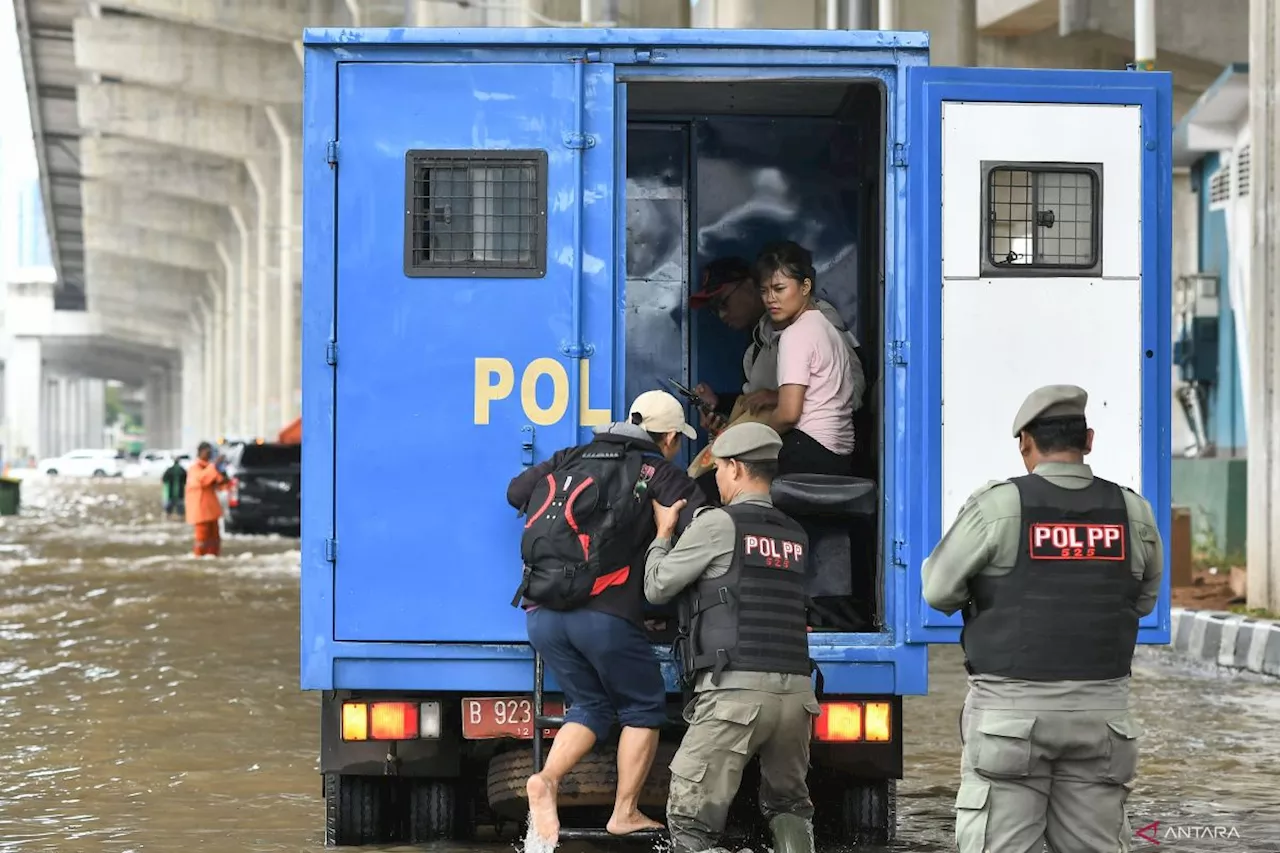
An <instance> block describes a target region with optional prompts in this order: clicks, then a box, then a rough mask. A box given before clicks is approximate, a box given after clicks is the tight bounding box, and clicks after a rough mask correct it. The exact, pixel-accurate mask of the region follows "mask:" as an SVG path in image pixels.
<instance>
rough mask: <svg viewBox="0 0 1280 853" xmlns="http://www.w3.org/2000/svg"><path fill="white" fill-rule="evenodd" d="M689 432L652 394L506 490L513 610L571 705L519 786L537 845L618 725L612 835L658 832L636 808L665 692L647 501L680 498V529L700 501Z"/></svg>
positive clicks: (549, 835) (660, 394)
mask: <svg viewBox="0 0 1280 853" xmlns="http://www.w3.org/2000/svg"><path fill="white" fill-rule="evenodd" d="M696 436H697V433H696V432H695V431H694V429H693V427H691V426H690V425H689V424H688V423H686V422H685V413H684V408H683V407H682V406H681V405H680V403H679V401H678V400H676V398H675V397H672V396H671V395H670V394H667V393H666V392H664V391H648V392H645V393H644V394H641V395H640V396H639V397H637V398H636V400H635V402H634V403H633V404H632V405H631V410H630V412H629V416H628V421H627V422H625V423H618V424H611V425H609V426H605V427H599V428H597V430H596V435H595V439H594V440H593V441H592V442H591V443H590V444H587V445H584V446H581V447H576V448H568V449H565V450H560V451H557V452H556V453H555V455H554V456H552V457H551V459H549V460H547V461H546V462H543V463H541V464H539V465H536V466H534V467H532V468H530V469H528V470H526V471H524V472H523V473H521V474H520V475H519V476H517V477H516V478H515V479H513V480H512V481H511V484H510V486H509V487H508V489H507V502H508V503H510V504H511V505H512V506H513V507H516V508H517V509H520V510H522V511H523V513H524V515H525V519H526V520H525V530H524V535H523V538H522V542H521V551H522V554H521V556H522V559H523V561H524V565H525V570H524V577H523V581H522V583H521V585H520V589H519V590H518V591H517V602H518V603H519V604H521V605H522V606H523V607H524V608H525V610H526V611H527V614H528V615H527V617H526V618H527V620H528V629H529V642H530V644H531V645H532V646H533V647H534V649H536V650H537V651H538V653H539V654H541V655H542V658H543V660H544V662H545V665H546V667H547V668H548V669H549V670H550V671H551V673H552V674H553V675H555V678H556V681H557V682H558V683H559V684H560V686H561V688H562V689H563V691H564V694H565V700H566V704H567V705H568V706H569V707H568V710H567V711H566V713H565V724H564V726H563V727H562V728H561V729H560V730H559V731H558V732H557V733H556V737H555V740H554V742H553V745H552V747H551V750H550V752H549V753H548V754H547V759H546V764H545V766H544V767H543V768H542V771H541V772H540V773H537V774H535V775H534V776H531V777H530V778H529V781H528V783H527V790H528V795H529V811H530V832H531V833H535V834H536V835H537V836H538V837H539V838H540V839H541V840H542V841H543V842H544V843H552V844H554V843H555V842H556V841H557V840H558V837H559V832H560V822H559V817H558V815H557V812H556V789H557V786H558V785H559V783H560V780H561V779H562V778H563V777H564V776H565V774H566V773H568V772H569V771H570V770H572V769H573V767H574V765H576V764H577V763H578V762H579V761H580V760H581V759H582V757H583V756H585V755H586V754H587V753H588V752H589V751H590V750H591V748H592V747H593V746H594V745H595V743H596V742H597V741H599V740H603V739H604V738H606V737H607V736H608V734H609V732H610V730H611V729H612V727H613V724H614V722H615V721H617V722H618V723H619V724H620V725H621V726H622V733H621V736H620V738H619V741H618V789H617V794H616V798H615V802H614V811H613V816H612V817H611V818H610V819H609V822H608V824H607V828H608V831H609V832H610V833H612V834H614V835H629V834H631V833H635V832H640V831H644V830H652V829H660V828H661V824H659V823H658V822H657V821H655V820H653V819H651V818H649V817H648V816H646V815H644V814H643V813H642V812H641V811H640V810H639V807H638V805H637V803H638V800H639V796H640V790H641V788H642V787H643V785H644V780H645V778H646V777H647V776H648V774H649V768H650V766H651V765H652V763H653V757H654V754H655V752H656V751H657V748H658V729H659V728H660V727H661V725H662V724H663V723H664V722H665V721H666V718H667V711H666V692H667V691H666V685H665V683H664V681H663V678H662V672H661V669H660V668H659V665H658V660H657V658H656V657H655V656H654V654H653V647H652V645H651V644H650V642H649V638H648V637H647V635H646V634H645V626H644V608H645V598H644V559H645V556H644V555H645V549H646V548H647V547H648V545H649V543H650V542H651V541H653V538H654V536H655V535H656V533H657V529H656V525H655V522H654V518H653V511H652V501H654V500H656V501H658V502H659V503H661V504H664V505H667V506H671V505H673V504H675V503H677V502H678V501H685V502H686V510H685V514H684V516H683V517H682V523H681V524H680V525H679V526H680V529H683V527H684V524H686V523H688V520H689V518H691V517H692V514H693V510H695V509H696V508H698V507H699V506H701V505H702V504H703V503H704V502H705V499H704V497H703V495H702V492H701V491H700V490H699V489H698V487H697V485H696V484H695V483H694V482H693V480H691V479H689V477H688V475H687V474H685V472H684V471H682V470H680V468H679V467H677V466H675V465H673V464H672V463H671V461H670V460H671V459H673V458H675V456H676V454H677V453H678V452H679V450H680V447H681V439H682V438H690V439H691V438H695V437H696ZM517 602H513V603H517Z"/></svg>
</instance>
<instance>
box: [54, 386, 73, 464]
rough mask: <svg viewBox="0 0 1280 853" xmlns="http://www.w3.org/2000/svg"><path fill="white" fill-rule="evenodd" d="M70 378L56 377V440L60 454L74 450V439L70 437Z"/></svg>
mask: <svg viewBox="0 0 1280 853" xmlns="http://www.w3.org/2000/svg"><path fill="white" fill-rule="evenodd" d="M71 402H72V400H71V378H70V377H69V376H59V377H58V439H59V441H60V442H61V445H62V452H63V453H66V452H67V451H69V450H76V449H77V448H76V446H75V437H74V436H73V435H72V424H73V423H74V418H75V415H74V413H73V412H72V411H71Z"/></svg>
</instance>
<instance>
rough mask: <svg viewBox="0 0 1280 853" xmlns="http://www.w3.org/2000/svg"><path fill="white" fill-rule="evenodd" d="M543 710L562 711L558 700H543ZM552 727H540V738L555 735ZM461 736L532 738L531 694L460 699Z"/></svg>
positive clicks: (552, 714)
mask: <svg viewBox="0 0 1280 853" xmlns="http://www.w3.org/2000/svg"><path fill="white" fill-rule="evenodd" d="M542 713H543V714H544V715H546V716H548V717H558V716H560V715H561V714H563V713H564V705H563V704H562V703H560V702H552V701H544V702H543V704H542ZM555 732H556V730H555V729H543V730H542V735H543V737H554V736H555ZM462 736H463V737H464V738H466V739H467V740H488V739H491V738H500V737H510V738H524V739H528V738H532V737H533V697H532V696H484V697H479V698H474V699H463V700H462Z"/></svg>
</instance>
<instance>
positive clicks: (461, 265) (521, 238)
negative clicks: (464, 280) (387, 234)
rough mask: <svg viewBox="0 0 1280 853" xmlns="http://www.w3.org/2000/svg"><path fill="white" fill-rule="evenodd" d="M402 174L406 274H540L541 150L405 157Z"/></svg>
mask: <svg viewBox="0 0 1280 853" xmlns="http://www.w3.org/2000/svg"><path fill="white" fill-rule="evenodd" d="M405 169H406V172H407V174H406V181H405V184H406V186H405V195H406V203H405V260H404V271H405V275H408V276H424V277H425V276H436V277H442V276H462V275H465V276H487V277H494V278H499V277H506V278H537V277H540V276H542V275H544V274H545V273H546V257H547V247H546V244H547V154H546V152H545V151H410V152H408V154H406V156H405Z"/></svg>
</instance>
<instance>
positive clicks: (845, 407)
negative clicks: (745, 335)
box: [778, 311, 853, 456]
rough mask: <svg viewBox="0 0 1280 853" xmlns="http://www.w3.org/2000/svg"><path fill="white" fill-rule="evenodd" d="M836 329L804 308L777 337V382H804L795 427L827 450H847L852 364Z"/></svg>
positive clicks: (818, 313)
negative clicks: (802, 395) (800, 405)
mask: <svg viewBox="0 0 1280 853" xmlns="http://www.w3.org/2000/svg"><path fill="white" fill-rule="evenodd" d="M849 358H850V355H849V347H848V346H847V345H846V344H845V341H844V338H843V337H842V336H841V334H840V332H839V330H837V329H836V327H835V326H833V325H831V321H830V320H828V319H827V318H826V317H824V316H822V312H821V311H805V312H804V313H803V314H801V315H800V316H799V317H797V318H796V319H795V321H794V322H792V324H791V325H790V326H788V327H787V328H785V329H783V330H782V337H781V338H780V339H779V341H778V386H779V387H782V386H783V385H804V386H805V392H804V411H803V412H801V414H800V422H799V423H797V424H796V426H795V428H796V429H798V430H800V431H801V432H803V433H805V434H806V435H808V436H809V437H810V438H812V439H814V440H815V441H817V442H818V443H819V444H821V445H822V446H823V447H825V448H827V450H830V451H831V452H832V453H838V454H840V455H842V456H843V455H846V454H849V453H852V452H853V365H852V363H851V362H850V361H849Z"/></svg>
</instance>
